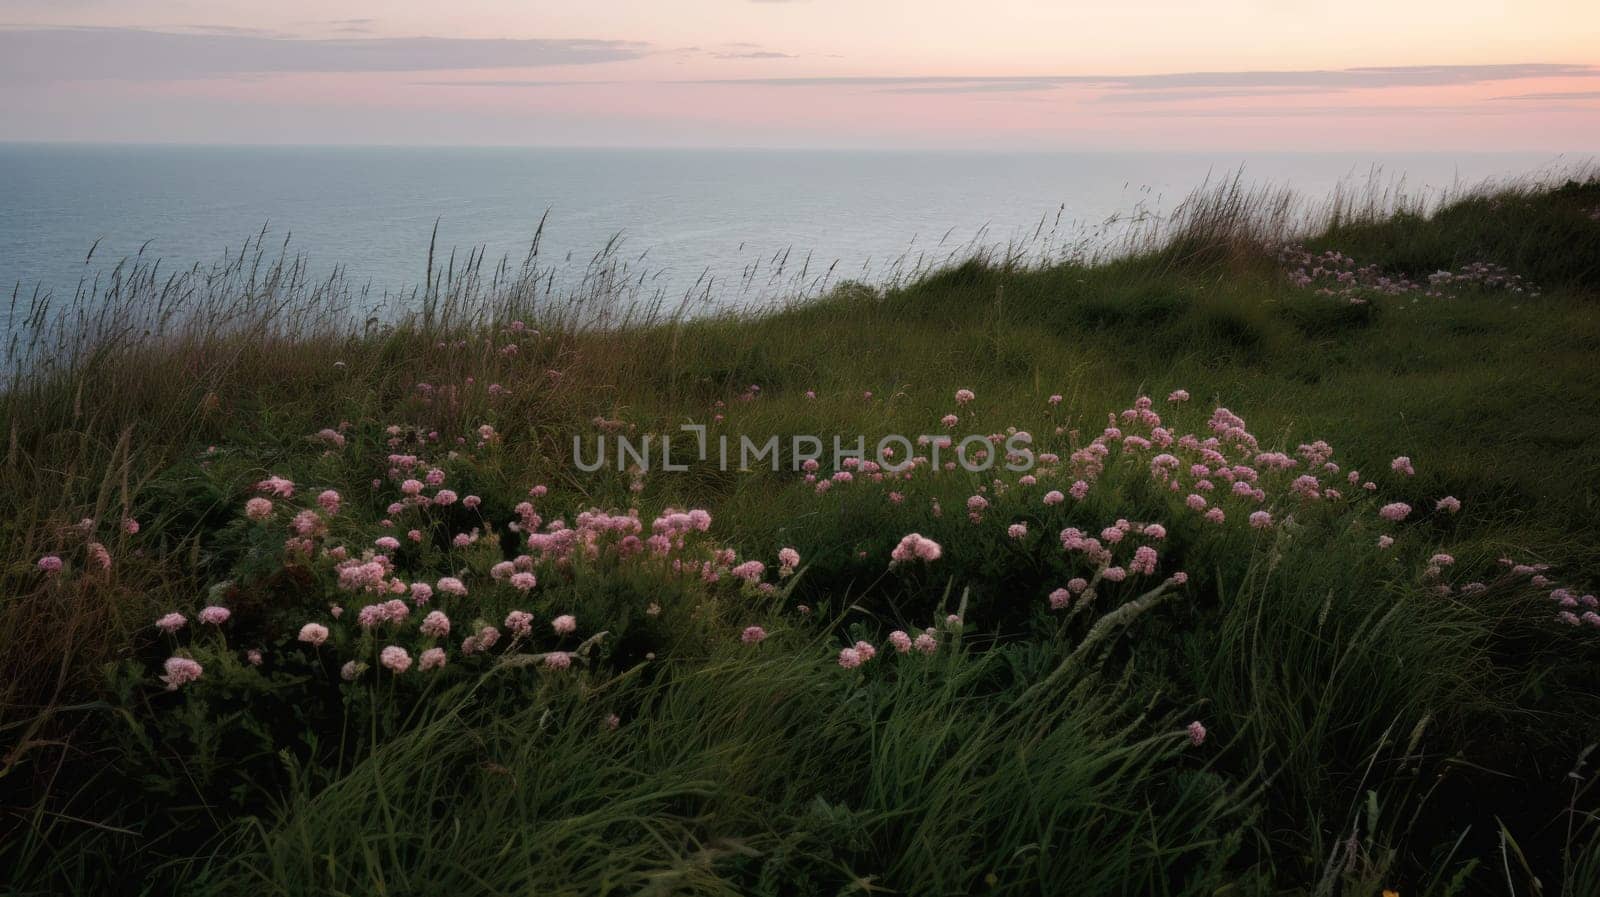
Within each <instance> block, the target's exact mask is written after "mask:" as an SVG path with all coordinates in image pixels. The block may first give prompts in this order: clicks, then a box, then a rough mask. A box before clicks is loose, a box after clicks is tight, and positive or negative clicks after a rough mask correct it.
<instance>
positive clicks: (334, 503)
mask: <svg viewBox="0 0 1600 897" xmlns="http://www.w3.org/2000/svg"><path fill="white" fill-rule="evenodd" d="M339 502H340V498H339V493H337V492H335V491H333V490H332V489H324V490H323V491H322V492H321V493H320V494H319V495H317V504H318V505H320V506H321V507H322V510H324V511H327V512H328V513H329V514H337V513H339Z"/></svg>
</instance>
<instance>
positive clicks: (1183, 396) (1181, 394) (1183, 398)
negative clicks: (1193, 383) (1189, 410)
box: [1167, 389, 1189, 402]
mask: <svg viewBox="0 0 1600 897" xmlns="http://www.w3.org/2000/svg"><path fill="white" fill-rule="evenodd" d="M1167 401H1169V402H1187V401H1189V391H1188V390H1187V389H1174V390H1173V391H1172V392H1170V393H1168V394H1167Z"/></svg>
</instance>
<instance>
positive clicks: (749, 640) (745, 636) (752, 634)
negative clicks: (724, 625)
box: [739, 626, 767, 645]
mask: <svg viewBox="0 0 1600 897" xmlns="http://www.w3.org/2000/svg"><path fill="white" fill-rule="evenodd" d="M766 638H767V631H766V630H765V629H762V628H761V627H760V626H746V627H745V628H744V632H741V633H739V641H741V642H744V643H745V644H747V645H759V644H761V642H763V641H765V640H766Z"/></svg>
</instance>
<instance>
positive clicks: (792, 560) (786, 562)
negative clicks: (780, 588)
mask: <svg viewBox="0 0 1600 897" xmlns="http://www.w3.org/2000/svg"><path fill="white" fill-rule="evenodd" d="M798 566H800V552H798V551H795V550H794V549H793V548H780V549H778V575H779V576H788V575H789V574H791V573H793V572H794V570H795V568H796V567H798Z"/></svg>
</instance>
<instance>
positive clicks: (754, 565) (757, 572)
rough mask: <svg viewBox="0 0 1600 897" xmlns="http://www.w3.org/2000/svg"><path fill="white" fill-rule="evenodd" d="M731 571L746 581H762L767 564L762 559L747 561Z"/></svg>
mask: <svg viewBox="0 0 1600 897" xmlns="http://www.w3.org/2000/svg"><path fill="white" fill-rule="evenodd" d="M730 572H731V573H732V574H733V575H734V576H736V577H738V578H739V579H742V580H744V581H745V582H760V581H761V577H762V576H764V575H766V572H767V565H766V564H763V563H761V562H760V561H745V562H744V563H742V564H740V565H739V566H737V567H734V568H733V570H731V571H730Z"/></svg>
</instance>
